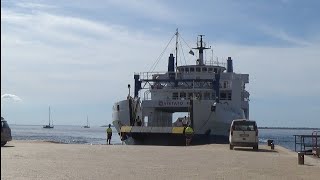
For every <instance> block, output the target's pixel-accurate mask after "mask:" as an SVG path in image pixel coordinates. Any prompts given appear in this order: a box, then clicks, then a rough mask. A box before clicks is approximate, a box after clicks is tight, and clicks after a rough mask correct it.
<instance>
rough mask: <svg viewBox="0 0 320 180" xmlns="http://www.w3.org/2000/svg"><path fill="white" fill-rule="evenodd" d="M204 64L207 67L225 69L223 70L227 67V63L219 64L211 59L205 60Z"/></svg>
mask: <svg viewBox="0 0 320 180" xmlns="http://www.w3.org/2000/svg"><path fill="white" fill-rule="evenodd" d="M204 64H205V65H209V66H222V67H225V68H226V67H227V63H224V62H220V61H218V59H217V60H212V59H210V60H206V61H205V62H204Z"/></svg>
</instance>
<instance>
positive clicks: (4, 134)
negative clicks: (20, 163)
mask: <svg viewBox="0 0 320 180" xmlns="http://www.w3.org/2000/svg"><path fill="white" fill-rule="evenodd" d="M11 140H12V136H11V129H10V127H9V125H8V123H7V121H6V120H5V119H4V118H3V117H1V147H2V146H4V145H5V144H7V142H8V141H11Z"/></svg>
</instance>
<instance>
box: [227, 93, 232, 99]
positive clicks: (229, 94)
mask: <svg viewBox="0 0 320 180" xmlns="http://www.w3.org/2000/svg"><path fill="white" fill-rule="evenodd" d="M227 95H228V100H232V93H231V92H228V93H227Z"/></svg>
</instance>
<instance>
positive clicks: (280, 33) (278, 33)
mask: <svg viewBox="0 0 320 180" xmlns="http://www.w3.org/2000/svg"><path fill="white" fill-rule="evenodd" d="M258 29H260V30H261V31H262V32H263V33H265V34H267V35H269V36H271V37H274V38H277V39H280V40H282V41H286V42H289V43H292V44H294V45H300V46H311V45H312V43H311V42H308V41H306V40H304V39H300V38H297V37H293V36H290V35H289V34H288V33H286V32H285V31H284V30H282V29H277V28H272V27H270V26H266V25H262V26H260V27H258Z"/></svg>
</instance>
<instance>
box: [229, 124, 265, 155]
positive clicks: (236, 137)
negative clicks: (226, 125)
mask: <svg viewBox="0 0 320 180" xmlns="http://www.w3.org/2000/svg"><path fill="white" fill-rule="evenodd" d="M229 143H230V150H232V149H233V147H234V146H240V147H253V149H254V150H256V151H258V149H259V138H258V127H257V123H256V121H252V120H247V119H236V120H233V121H232V123H231V126H230V134H229Z"/></svg>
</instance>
